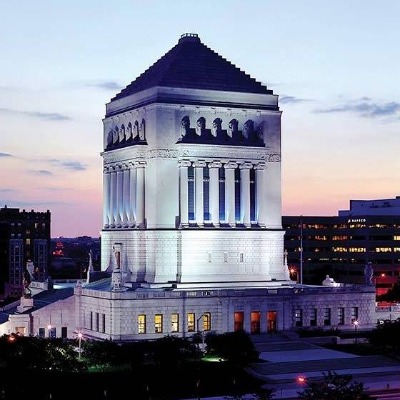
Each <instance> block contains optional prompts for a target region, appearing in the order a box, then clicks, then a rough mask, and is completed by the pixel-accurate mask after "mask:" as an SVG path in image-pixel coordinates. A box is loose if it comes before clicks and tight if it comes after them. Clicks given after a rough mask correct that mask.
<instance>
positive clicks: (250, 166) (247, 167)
mask: <svg viewBox="0 0 400 400" xmlns="http://www.w3.org/2000/svg"><path fill="white" fill-rule="evenodd" d="M252 168H253V164H252V163H250V162H244V163H243V164H240V165H239V169H252Z"/></svg>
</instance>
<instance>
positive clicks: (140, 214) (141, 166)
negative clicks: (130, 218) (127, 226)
mask: <svg viewBox="0 0 400 400" xmlns="http://www.w3.org/2000/svg"><path fill="white" fill-rule="evenodd" d="M135 165H136V171H137V175H136V226H137V227H138V228H144V227H145V168H146V161H137V162H136V163H135Z"/></svg>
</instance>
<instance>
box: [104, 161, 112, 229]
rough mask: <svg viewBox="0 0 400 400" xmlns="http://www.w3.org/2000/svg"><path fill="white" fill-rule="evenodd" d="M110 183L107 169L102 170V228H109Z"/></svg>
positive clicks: (109, 174)
mask: <svg viewBox="0 0 400 400" xmlns="http://www.w3.org/2000/svg"><path fill="white" fill-rule="evenodd" d="M110 181H111V172H110V169H109V168H108V167H104V169H103V226H104V228H109V227H110Z"/></svg>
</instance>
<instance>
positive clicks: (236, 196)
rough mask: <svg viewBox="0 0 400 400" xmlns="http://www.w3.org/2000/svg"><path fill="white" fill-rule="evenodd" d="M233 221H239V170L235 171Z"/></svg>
mask: <svg viewBox="0 0 400 400" xmlns="http://www.w3.org/2000/svg"><path fill="white" fill-rule="evenodd" d="M235 220H236V221H240V169H239V168H236V169H235Z"/></svg>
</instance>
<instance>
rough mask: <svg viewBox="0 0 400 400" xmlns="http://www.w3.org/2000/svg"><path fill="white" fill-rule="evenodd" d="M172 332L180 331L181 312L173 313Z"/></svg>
mask: <svg viewBox="0 0 400 400" xmlns="http://www.w3.org/2000/svg"><path fill="white" fill-rule="evenodd" d="M171 332H179V314H171Z"/></svg>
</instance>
